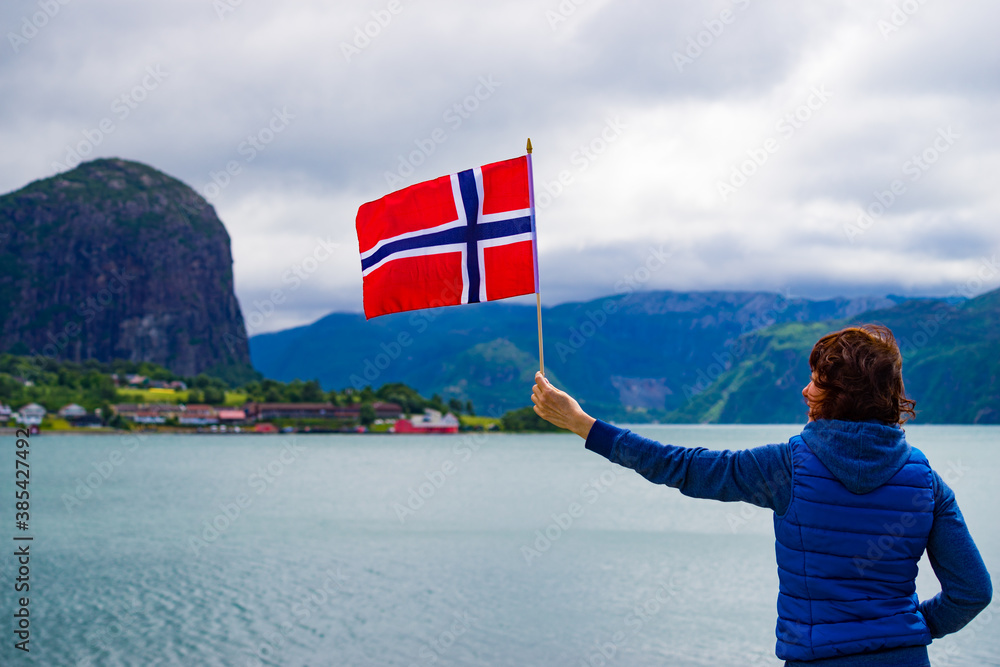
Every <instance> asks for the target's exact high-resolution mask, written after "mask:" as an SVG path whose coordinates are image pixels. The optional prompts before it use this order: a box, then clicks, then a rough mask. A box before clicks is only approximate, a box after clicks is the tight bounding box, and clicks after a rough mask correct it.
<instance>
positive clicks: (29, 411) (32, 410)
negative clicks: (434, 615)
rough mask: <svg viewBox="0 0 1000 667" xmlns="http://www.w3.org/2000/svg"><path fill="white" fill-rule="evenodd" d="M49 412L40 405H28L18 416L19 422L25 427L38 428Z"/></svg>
mask: <svg viewBox="0 0 1000 667" xmlns="http://www.w3.org/2000/svg"><path fill="white" fill-rule="evenodd" d="M46 413H47V411H46V410H45V408H43V407H42V406H40V405H39V404H38V403H28V404H27V405H25V406H24V407H22V408H21V409H20V410H19V411H18V413H17V415H16V418H17V421H18V422H20V423H21V424H24V425H25V426H38V425H39V424H41V423H42V420H43V419H44V418H45V415H46Z"/></svg>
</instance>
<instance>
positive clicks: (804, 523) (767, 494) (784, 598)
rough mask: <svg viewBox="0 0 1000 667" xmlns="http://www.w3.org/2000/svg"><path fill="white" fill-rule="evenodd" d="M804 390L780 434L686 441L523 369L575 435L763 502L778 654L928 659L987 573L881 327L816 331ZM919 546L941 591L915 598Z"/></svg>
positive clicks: (636, 466)
mask: <svg viewBox="0 0 1000 667" xmlns="http://www.w3.org/2000/svg"><path fill="white" fill-rule="evenodd" d="M809 366H810V368H811V369H812V379H811V381H810V382H809V384H808V385H806V387H805V388H804V389H803V390H802V396H803V397H804V398H805V401H806V404H807V405H808V407H809V423H808V424H806V426H805V428H804V429H803V431H802V433H801V434H800V435H797V436H795V437H793V438H792V439H791V440H790V441H789V442H787V443H785V444H781V445H767V446H764V447H757V448H755V449H747V450H742V451H736V452H730V451H713V450H707V449H704V448H700V447H699V448H690V449H689V448H684V447H675V446H672V445H661V444H660V443H657V442H654V441H652V440H648V439H646V438H643V437H641V436H638V435H636V434H634V433H632V432H630V431H627V430H624V429H620V428H617V427H614V426H611V425H610V424H606V423H604V422H602V421H599V420H596V419H594V418H593V417H591V416H590V415H588V414H587V413H585V412H584V411H583V410H582V409H581V408H580V405H579V403H577V402H576V401H575V400H574V399H573V398H572V397H571V396H569V395H568V394H566V393H565V392H562V391H560V390H558V389H556V388H555V387H553V386H552V385H551V384H549V382H548V380H546V379H545V377H543V376H542V374H541V373H538V374H536V376H535V386H534V388H533V393H532V397H531V399H532V401H533V402H534V403H535V412H536V413H537V414H538V415H539V416H540V417H542V418H543V419H545V420H547V421H549V422H551V423H553V424H555V425H556V426H559V427H562V428H565V429H568V430H570V431H573V432H574V433H576V434H577V435H579V436H580V437H582V438H584V439H586V441H587V443H586V447H587V449H589V450H591V451H594V452H596V453H598V454H601V455H603V456H605V457H607V458H608V459H610V460H611V461H613V462H615V463H618V464H620V465H623V466H626V467H628V468H632V469H633V470H635V471H636V472H638V473H639V474H641V475H642V476H643V477H645V478H646V479H648V480H649V481H651V482H654V483H658V484H666V485H668V486H672V487H675V488H677V489H679V490H680V492H681V493H683V494H685V495H687V496H693V497H696V498H712V499H715V500H723V501H737V500H741V501H744V502H749V503H753V504H755V505H759V506H762V507H767V508H769V509H771V510H773V511H774V532H775V554H776V557H777V561H778V581H779V592H778V623H777V628H776V634H777V637H778V642H777V647H776V650H775V652H776V654H777V656H778V657H779V658H781V659H783V660H785V661H786V662H785V665H789V666H796V665H824V666H827V665H829V666H833V665H836V666H840V665H853V666H858V665H893V666H894V667H911V666H912V667H926V666H929V665H930V662H929V661H928V657H927V644H930V643H931V640H932V639H936V638H938V637H943V636H944V635H946V634H949V633H952V632H956V631H958V630H960V629H961V628H962V627H964V626H965V625H966V624H967V623H968V622H969V621H971V620H972V619H973V618H974V617H975V616H976V614H978V613H979V612H980V611H982V610H983V609H985V608H986V606H987V605H988V604H989V603H990V599H991V597H992V594H993V591H992V584H991V582H990V576H989V573H988V572H987V570H986V566H985V565H984V564H983V560H982V558H981V557H980V555H979V551H978V549H976V545H975V543H974V542H973V541H972V537H971V536H970V535H969V531H968V528H967V527H966V525H965V521H964V519H963V518H962V513H961V512H960V511H959V508H958V504H957V503H956V501H955V495H954V493H952V491H951V489H950V488H948V485H947V484H945V483H944V481H943V480H942V479H941V477H940V476H939V475H938V474H937V473H936V472H935V471H934V470H933V469H932V468H931V467H930V465H929V464H928V463H927V459H926V458H925V457H924V455H923V454H922V453H921V452H920V451H918V450H917V449H914V448H913V447H910V445H909V444H907V442H906V438H905V436H904V434H903V430H902V428H901V425H902V424H903V423H904V422H905V421H906V419H907V418H909V417H912V416H913V415H914V411H913V408H914V402H913V401H912V400H910V399H908V398H906V395H905V392H904V389H903V376H902V357H901V355H900V353H899V348H898V347H897V345H896V341H895V339H894V338H893V335H892V332H891V331H889V329H888V328H886V327H883V326H877V325H864V326H861V327H850V328H847V329H844V330H842V331H838V332H836V333H832V334H828V335H826V336H824V337H823V338H820V339H819V341H818V342H817V343H816V345H815V346H814V347H813V350H812V353H811V354H810V355H809ZM925 549H926V550H927V553H928V556H929V558H930V562H931V566H932V567H933V568H934V573H935V574H936V575H937V578H938V580H939V581H940V582H941V592H940V593H939V594H938V595H936V596H934V597H933V598H931V599H930V600H925V601H924V602H920V601H919V600H918V598H917V595H916V583H915V580H916V576H917V562H918V561H919V560H920V557H921V555H922V554H923V552H924V550H925Z"/></svg>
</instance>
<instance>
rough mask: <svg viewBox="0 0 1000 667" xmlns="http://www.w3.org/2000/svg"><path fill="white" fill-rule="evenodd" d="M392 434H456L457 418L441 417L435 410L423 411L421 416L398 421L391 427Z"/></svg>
mask: <svg viewBox="0 0 1000 667" xmlns="http://www.w3.org/2000/svg"><path fill="white" fill-rule="evenodd" d="M393 432H394V433H458V418H457V417H456V416H455V415H453V414H450V413H449V414H446V415H444V416H442V415H441V413H440V412H438V411H437V410H425V411H424V414H422V415H414V416H413V417H410V418H409V419H400V420H398V421H397V422H396V424H395V426H394V427H393Z"/></svg>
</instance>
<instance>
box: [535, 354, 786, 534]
mask: <svg viewBox="0 0 1000 667" xmlns="http://www.w3.org/2000/svg"><path fill="white" fill-rule="evenodd" d="M531 400H532V401H533V402H534V403H535V412H536V413H537V414H538V416H539V417H541V418H542V419H544V420H546V421H548V422H551V423H553V424H555V425H556V426H559V427H560V428H565V429H569V430H570V431H573V432H574V433H576V434H577V435H579V436H580V437H581V438H584V439H586V441H587V449H589V450H591V451H593V452H596V453H598V454H600V455H601V456H604V457H606V458H607V459H609V460H610V461H612V462H614V463H617V464H618V465H622V466H625V467H626V468H631V469H632V470H635V471H636V472H637V473H639V474H640V475H642V476H643V477H645V478H646V479H648V480H649V481H651V482H653V483H654V484H665V485H667V486H672V487H674V488H676V489H678V490H680V492H681V493H683V494H684V495H686V496H692V497H695V498H711V499H714V500H722V501H744V502H748V503H752V504H754V505H758V506H760V507H767V508H769V509H772V510H774V511H776V512H778V513H779V514H781V513H784V511H785V509H786V508H787V507H788V503H789V500H790V497H791V474H792V470H791V467H792V465H791V454H790V453H789V449H788V447H787V445H767V446H765V447H757V448H755V449H744V450H740V451H736V452H732V451H716V450H709V449H705V448H703V447H694V448H686V447H676V446H674V445H663V444H660V443H658V442H655V441H653V440H649V439H647V438H643V437H642V436H640V435H636V434H635V433H632V432H631V431H627V430H624V429H620V428H617V427H614V426H611V425H610V424H606V423H604V422H601V421H597V420H596V419H594V418H593V417H591V416H590V415H588V414H587V413H586V412H584V411H583V409H582V408H581V407H580V404H579V403H577V402H576V400H575V399H574V398H573V397H572V396H570V395H569V394H567V393H566V392H564V391H560V390H558V389H556V388H555V387H553V386H552V385H551V384H550V383H549V381H548V380H546V379H545V378H544V377H543V376H542V374H541V373H537V374H535V386H534V388H533V389H532V396H531Z"/></svg>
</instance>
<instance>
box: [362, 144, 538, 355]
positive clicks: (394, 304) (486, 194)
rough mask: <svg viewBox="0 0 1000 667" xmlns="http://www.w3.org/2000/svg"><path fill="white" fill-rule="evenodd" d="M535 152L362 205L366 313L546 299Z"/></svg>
mask: <svg viewBox="0 0 1000 667" xmlns="http://www.w3.org/2000/svg"><path fill="white" fill-rule="evenodd" d="M532 176H533V175H532V166H531V140H530V139H529V140H528V145H527V155H524V156H522V157H518V158H514V159H512V160H504V161H502V162H494V163H491V164H487V165H483V166H482V167H476V168H474V169H466V170H465V171H461V172H459V173H457V174H451V175H448V176H442V177H440V178H436V179H434V180H431V181H425V182H423V183H417V184H415V185H411V186H409V187H406V188H403V189H402V190H398V191H396V192H392V193H390V194H388V195H385V196H384V197H382V198H381V199H377V200H375V201H372V202H368V203H366V204H363V205H362V206H361V207H360V208H359V209H358V215H357V220H356V227H357V232H358V248H359V250H360V252H361V275H362V280H363V283H364V308H365V317H367V318H368V319H371V318H373V317H378V316H379V315H387V314H389V313H398V312H403V311H407V310H417V309H421V308H437V307H440V306H456V305H460V304H465V303H479V302H482V301H495V300H498V299H506V298H509V297H513V296H520V295H522V294H531V293H532V292H534V293H535V303H536V306H537V311H538V358H539V359H538V361H539V367H540V369H541V372H542V373H543V374H544V372H545V360H544V357H543V356H542V298H541V294H540V292H539V289H538V248H537V243H536V233H535V197H534V183H533V177H532Z"/></svg>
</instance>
